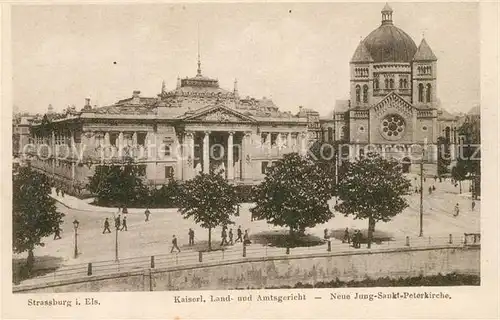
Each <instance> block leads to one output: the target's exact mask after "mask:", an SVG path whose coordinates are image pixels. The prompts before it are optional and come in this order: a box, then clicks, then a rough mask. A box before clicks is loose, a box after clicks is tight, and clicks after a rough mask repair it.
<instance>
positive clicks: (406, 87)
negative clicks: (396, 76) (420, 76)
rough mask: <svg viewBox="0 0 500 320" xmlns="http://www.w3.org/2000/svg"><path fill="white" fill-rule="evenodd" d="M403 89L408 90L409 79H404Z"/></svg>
mask: <svg viewBox="0 0 500 320" xmlns="http://www.w3.org/2000/svg"><path fill="white" fill-rule="evenodd" d="M403 87H404V88H405V89H408V79H403Z"/></svg>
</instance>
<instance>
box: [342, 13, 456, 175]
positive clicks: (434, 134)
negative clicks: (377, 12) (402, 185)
mask: <svg viewBox="0 0 500 320" xmlns="http://www.w3.org/2000/svg"><path fill="white" fill-rule="evenodd" d="M436 69H437V57H436V56H435V55H434V53H433V52H432V49H431V47H430V46H429V44H427V42H426V41H425V39H422V41H421V42H420V45H419V46H418V47H417V45H416V44H415V42H414V41H413V39H412V38H411V37H410V36H409V35H408V34H407V33H406V32H404V31H403V30H401V29H400V28H398V27H396V26H395V25H394V23H393V11H392V9H391V7H390V6H389V5H388V4H386V5H385V6H384V8H383V9H382V23H381V25H380V26H379V27H378V28H376V29H375V30H373V31H372V32H371V33H370V34H369V35H368V36H367V37H366V38H365V39H364V40H362V41H361V42H360V43H359V45H358V47H357V48H356V50H355V51H354V54H353V56H352V59H351V61H350V99H349V100H341V101H337V104H336V106H335V112H334V123H335V139H336V140H338V141H344V142H346V143H348V145H349V148H348V149H349V155H350V156H351V157H359V156H362V155H363V154H364V153H365V152H367V151H370V150H373V151H376V152H379V153H381V154H385V155H389V156H394V157H396V158H398V159H400V160H401V161H402V163H403V170H404V171H405V172H412V171H413V172H416V171H417V170H418V164H417V163H418V162H419V159H420V158H419V156H420V155H421V154H422V148H420V147H416V146H413V147H412V145H415V144H419V145H422V144H427V145H428V147H427V148H425V154H424V162H425V167H426V173H430V174H434V173H435V172H436V163H437V149H436V148H435V146H436V142H437V138H438V136H440V135H443V134H442V132H444V131H445V130H446V128H447V127H452V126H454V122H455V118H454V117H453V116H451V115H450V114H449V113H448V112H446V111H444V110H441V109H440V108H439V106H438V100H437V95H436V93H437V90H436V80H437V72H436V71H437V70H436ZM448 130H449V129H448ZM367 146H370V147H367ZM344 152H345V151H344ZM417 155H418V156H417Z"/></svg>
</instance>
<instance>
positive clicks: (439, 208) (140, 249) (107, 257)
mask: <svg viewBox="0 0 500 320" xmlns="http://www.w3.org/2000/svg"><path fill="white" fill-rule="evenodd" d="M410 178H411V180H412V182H414V179H413V177H410ZM433 184H434V185H435V186H436V188H437V190H436V191H435V192H434V193H433V194H431V195H429V194H428V191H427V189H428V186H429V185H433ZM462 187H463V190H464V191H468V183H467V182H465V183H463V186H462ZM424 190H425V193H424V238H423V239H422V238H420V239H418V237H417V236H418V231H419V200H420V196H419V194H416V193H414V194H412V195H410V196H408V200H409V204H410V207H409V208H407V209H406V210H405V211H404V212H403V213H401V214H400V215H398V216H397V217H395V218H394V219H393V220H392V221H390V222H388V223H378V224H377V225H376V229H377V230H379V231H384V232H387V233H389V234H391V235H392V237H394V239H395V240H396V241H395V243H397V242H399V245H401V243H402V242H403V241H404V238H405V237H406V236H410V237H411V239H413V240H412V243H416V242H415V241H417V240H418V241H420V242H421V243H425V242H427V241H432V242H433V243H435V242H445V241H444V239H445V238H446V237H447V236H448V234H453V235H454V236H453V237H454V239H459V236H461V235H463V233H464V232H467V233H468V232H479V229H480V226H479V222H480V208H481V205H480V203H479V202H477V203H476V208H475V211H471V200H470V194H469V193H464V194H462V195H459V194H458V188H455V187H453V186H452V185H451V183H450V181H449V180H448V181H446V182H444V181H443V182H442V183H439V182H434V179H427V182H426V183H425V185H424ZM56 198H57V197H56ZM62 201H63V202H66V203H70V204H71V205H72V206H77V205H78V204H80V206H81V209H68V208H67V207H65V206H64V205H62V204H60V203H59V204H58V208H59V210H61V211H63V212H64V213H65V214H66V216H65V218H64V224H63V226H62V228H63V232H62V239H61V240H52V237H49V238H46V239H45V243H46V245H45V247H38V248H37V249H36V250H35V256H37V257H40V256H49V257H58V258H62V259H63V260H62V264H63V265H66V266H67V265H73V264H81V263H87V262H96V261H112V260H114V257H115V234H114V232H113V233H111V234H102V230H103V222H104V219H105V218H106V217H108V218H109V219H110V224H111V230H113V231H114V229H113V225H114V221H113V217H114V214H115V213H116V212H117V210H116V209H106V208H97V209H96V210H95V211H89V208H92V207H91V206H90V205H88V204H86V203H85V202H83V201H81V200H76V199H72V198H71V197H69V196H65V199H62ZM333 203H334V201H332V205H333ZM455 203H459V205H460V208H461V211H460V215H459V216H458V217H453V207H454V205H455ZM250 206H251V205H250V204H243V205H242V207H241V210H240V216H239V217H236V218H235V219H234V222H235V225H234V226H233V229H234V230H233V231H234V232H235V234H236V228H237V227H238V225H241V226H242V229H243V230H245V229H249V233H250V235H252V234H256V233H259V232H262V231H269V230H283V229H284V228H281V227H274V226H272V225H269V224H267V223H266V222H265V221H253V222H251V221H250V212H249V207H250ZM82 209H83V210H82ZM151 211H152V214H151V217H150V221H149V222H145V221H144V214H143V210H142V209H137V210H135V209H130V210H129V214H128V215H127V221H128V231H122V232H119V234H118V236H119V256H120V259H125V258H132V257H148V256H151V255H165V254H168V253H169V252H170V248H171V245H170V243H171V238H172V235H174V234H175V235H176V236H177V238H178V240H179V245H180V246H181V249H182V250H183V254H182V255H179V257H189V259H191V260H193V262H195V261H197V254H196V252H192V254H191V255H189V254H187V253H186V251H190V250H189V248H187V247H185V245H186V244H187V242H188V233H187V232H188V229H189V228H193V229H194V231H195V240H196V241H206V240H207V239H208V231H207V230H204V229H202V228H200V227H199V226H197V225H195V223H194V222H193V221H192V220H190V219H187V220H186V219H183V218H182V217H181V215H180V214H179V213H178V212H177V210H176V209H153V210H151ZM75 218H76V219H78V220H79V222H80V226H79V229H78V249H79V256H78V258H76V259H74V258H73V253H74V230H73V224H72V222H73V220H74V219H75ZM345 227H349V228H359V229H366V228H367V222H366V221H362V220H353V219H352V218H350V217H344V216H343V215H341V214H339V213H336V214H335V217H334V218H333V219H331V220H330V221H328V222H327V223H324V224H321V225H317V226H316V227H315V228H310V229H307V230H306V232H307V233H310V234H313V235H316V236H318V237H323V230H324V229H325V228H328V229H343V228H345ZM220 231H221V230H220V228H217V229H215V230H213V232H212V241H213V242H214V243H217V242H219V241H220ZM429 237H431V239H430V240H429ZM429 243H430V242H429ZM388 245H389V244H387V243H386V244H381V245H379V247H380V246H388ZM376 247H377V246H375V248H376ZM325 250H326V245H322V246H318V247H312V248H294V249H292V250H291V251H292V252H291V253H292V254H299V253H307V252H311V253H312V252H322V251H325ZM334 250H339V251H340V250H342V251H345V250H350V249H349V247H348V246H347V245H344V244H342V243H341V242H340V241H338V240H335V239H334V240H333V241H332V251H334ZM266 251H267V252H266ZM281 251H284V249H279V248H267V249H265V248H263V247H262V246H261V245H259V244H252V245H250V246H249V247H248V255H247V256H249V257H251V256H259V255H266V254H267V255H273V254H275V255H276V254H279V252H281ZM241 252H242V247H241V244H238V245H235V246H233V247H231V248H229V249H228V250H227V251H226V252H225V253H224V255H225V257H222V252H220V251H219V252H214V253H211V254H210V255H206V257H205V259H204V261H208V260H218V259H223V258H225V259H228V258H230V257H231V256H234V257H237V256H241ZM264 252H266V253H264ZM17 257H23V255H19V256H17ZM168 259H171V261H170V262H169V263H179V261H175V259H178V257H177V258H175V255H174V254H172V256H171V258H168ZM207 259H208V260H207ZM145 261H146V260H145ZM146 264H147V263H146Z"/></svg>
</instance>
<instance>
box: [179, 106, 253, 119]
mask: <svg viewBox="0 0 500 320" xmlns="http://www.w3.org/2000/svg"><path fill="white" fill-rule="evenodd" d="M183 120H184V121H189V122H220V123H231V122H237V123H241V122H256V121H257V120H255V119H254V118H252V117H250V116H248V115H246V114H243V113H241V112H238V111H236V110H234V109H231V108H228V107H226V106H223V105H215V106H207V107H205V108H201V109H198V110H196V111H195V112H194V113H190V114H186V115H185V117H184V118H183Z"/></svg>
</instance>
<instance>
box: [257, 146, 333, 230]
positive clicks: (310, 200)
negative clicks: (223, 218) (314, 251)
mask: <svg viewBox="0 0 500 320" xmlns="http://www.w3.org/2000/svg"><path fill="white" fill-rule="evenodd" d="M331 196H332V187H331V178H330V177H328V176H327V175H326V174H325V172H324V170H323V169H322V167H321V166H318V165H317V164H316V163H315V161H313V160H311V159H310V158H305V157H304V158H303V157H301V156H299V155H298V154H297V153H289V154H286V155H285V156H284V157H283V158H282V159H281V160H279V161H277V162H276V164H275V165H274V166H272V167H271V168H270V169H269V171H268V172H267V175H266V177H265V179H264V181H263V182H262V183H261V184H260V185H258V186H257V187H256V190H255V201H256V206H255V207H254V208H252V209H251V211H252V214H254V215H256V216H258V217H260V218H263V219H266V220H267V221H268V222H269V223H272V224H273V225H276V226H288V227H289V228H290V235H291V236H294V234H295V232H296V231H299V232H300V233H301V234H303V233H304V231H305V228H308V227H314V226H315V225H316V224H318V223H323V222H325V221H328V220H329V219H330V218H332V217H333V213H332V212H331V211H330V208H329V207H328V203H327V201H328V200H329V199H330V198H331Z"/></svg>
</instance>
